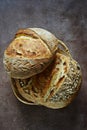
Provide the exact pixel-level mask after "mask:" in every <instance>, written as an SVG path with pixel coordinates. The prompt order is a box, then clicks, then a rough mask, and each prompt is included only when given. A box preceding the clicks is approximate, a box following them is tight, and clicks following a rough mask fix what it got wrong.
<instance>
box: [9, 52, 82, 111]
mask: <svg viewBox="0 0 87 130" xmlns="http://www.w3.org/2000/svg"><path fill="white" fill-rule="evenodd" d="M11 81H12V84H13V91H14V93H15V94H16V97H17V98H19V95H21V97H22V98H24V99H21V98H20V99H21V100H22V102H24V103H25V104H30V103H31V104H32V105H44V106H46V107H48V108H53V109H58V108H63V107H65V106H67V105H68V104H69V103H71V101H72V100H73V99H74V98H75V96H76V94H77V93H78V91H79V89H80V84H81V70H80V66H79V64H78V63H77V62H76V61H75V60H74V59H72V58H71V57H69V56H65V55H64V54H63V52H62V51H60V53H59V52H57V53H56V55H55V58H54V60H53V61H52V63H51V64H50V65H49V67H48V68H46V69H45V70H44V71H43V72H42V73H40V74H37V75H35V76H33V77H31V78H27V79H23V80H22V79H15V78H12V79H11ZM20 99H19V100H20ZM25 100H26V101H25Z"/></svg>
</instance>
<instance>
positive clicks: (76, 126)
mask: <svg viewBox="0 0 87 130" xmlns="http://www.w3.org/2000/svg"><path fill="white" fill-rule="evenodd" d="M27 27H42V28H45V29H47V30H49V31H51V32H52V33H53V34H54V35H56V36H57V37H58V38H60V39H61V40H63V41H64V42H65V43H66V44H67V46H68V47H69V48H70V51H71V53H72V55H73V58H75V59H76V60H77V61H78V62H79V63H80V65H81V68H82V73H83V82H82V87H81V90H80V92H79V95H78V96H77V98H76V99H75V100H74V101H73V102H72V104H71V105H69V106H68V107H66V108H64V109H59V110H52V109H47V108H45V107H42V106H27V105H24V104H22V103H20V102H19V101H18V100H17V99H16V98H15V96H14V95H13V92H12V89H11V85H10V81H9V77H8V75H7V74H6V72H5V70H4V68H3V63H2V60H3V52H4V50H5V48H6V47H7V46H8V44H9V42H10V41H11V40H12V38H13V37H14V34H15V32H16V31H17V30H18V29H19V28H27ZM0 71H1V72H0V130H87V1H86V0H43V1H41V0H37V1H36V0H0Z"/></svg>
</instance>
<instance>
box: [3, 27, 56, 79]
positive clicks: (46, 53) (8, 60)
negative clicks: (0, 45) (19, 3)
mask: <svg viewBox="0 0 87 130" xmlns="http://www.w3.org/2000/svg"><path fill="white" fill-rule="evenodd" d="M39 32H40V33H39ZM43 32H44V33H42V30H41V29H40V28H39V29H34V28H32V29H20V30H18V32H17V33H16V35H15V38H14V40H13V41H12V42H11V43H10V45H9V46H8V48H7V49H6V50H5V52H4V60H3V62H4V66H5V69H6V71H7V72H8V74H9V75H10V76H11V77H13V78H21V79H24V78H29V77H31V76H33V75H35V74H38V73H40V72H42V71H43V70H44V69H45V68H46V67H47V66H48V65H49V64H50V63H51V61H52V60H53V57H54V54H55V52H56V50H57V48H58V41H57V38H56V37H55V36H54V35H53V34H51V33H50V32H48V31H46V30H44V31H43ZM39 34H40V36H39ZM46 34H47V35H46ZM50 45H51V46H50ZM51 47H52V49H51Z"/></svg>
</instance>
